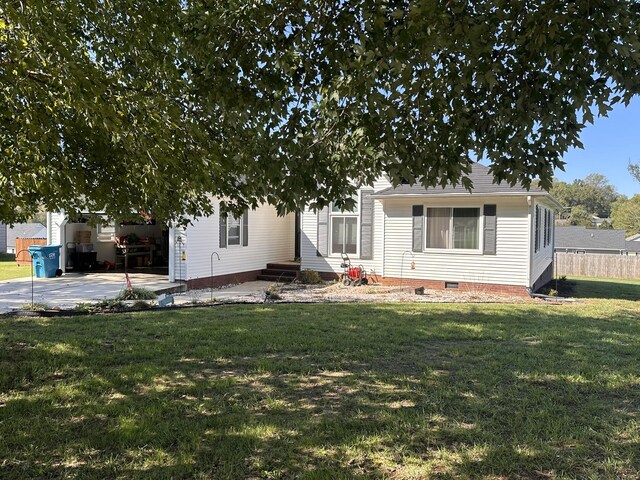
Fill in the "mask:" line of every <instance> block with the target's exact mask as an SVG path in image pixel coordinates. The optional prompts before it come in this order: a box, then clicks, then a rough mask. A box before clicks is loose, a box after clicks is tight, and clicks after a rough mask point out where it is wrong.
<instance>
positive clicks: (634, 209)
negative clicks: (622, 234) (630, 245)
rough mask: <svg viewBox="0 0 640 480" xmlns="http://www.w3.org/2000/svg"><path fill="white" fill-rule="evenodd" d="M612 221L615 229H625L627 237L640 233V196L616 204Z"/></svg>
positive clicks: (612, 213)
mask: <svg viewBox="0 0 640 480" xmlns="http://www.w3.org/2000/svg"><path fill="white" fill-rule="evenodd" d="M611 220H612V221H613V226H614V228H624V229H625V230H626V231H627V235H633V234H634V233H640V195H634V196H633V197H631V198H629V199H626V198H625V199H622V200H618V201H617V202H615V203H614V204H613V210H612V212H611Z"/></svg>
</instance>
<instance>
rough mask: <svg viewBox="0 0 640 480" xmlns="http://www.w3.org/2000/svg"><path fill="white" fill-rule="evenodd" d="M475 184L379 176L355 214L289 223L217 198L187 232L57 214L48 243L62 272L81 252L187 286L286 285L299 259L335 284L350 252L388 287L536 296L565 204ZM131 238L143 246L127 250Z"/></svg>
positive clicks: (325, 213) (267, 209) (268, 210)
mask: <svg viewBox="0 0 640 480" xmlns="http://www.w3.org/2000/svg"><path fill="white" fill-rule="evenodd" d="M470 178H471V180H472V181H473V183H474V190H473V193H469V192H468V191H466V190H465V189H464V188H462V187H460V186H455V187H453V186H447V187H445V188H444V189H442V188H429V189H425V188H423V187H421V186H418V185H414V186H410V185H401V186H398V187H396V188H393V187H392V185H391V183H390V182H389V181H388V180H387V179H386V178H385V177H381V178H380V179H378V180H377V181H376V182H375V183H374V184H373V185H372V186H364V187H362V188H359V189H358V195H357V199H356V201H357V202H356V203H357V208H356V209H355V210H354V211H353V212H347V211H339V210H338V209H336V208H334V207H333V206H330V207H327V208H324V209H323V210H320V211H318V212H316V211H313V210H311V209H309V208H307V209H305V210H304V211H303V212H300V213H299V214H289V215H286V216H284V217H280V216H278V215H277V213H276V210H275V208H274V207H272V206H269V205H262V206H260V207H258V208H257V209H255V210H250V211H246V212H245V213H244V214H243V215H242V216H241V217H240V218H234V217H233V216H228V217H225V216H220V215H219V214H218V213H217V210H218V209H217V205H215V203H216V202H217V200H215V199H212V202H214V211H215V212H216V213H214V214H213V215H211V216H210V217H203V218H197V219H192V223H191V224H189V225H188V226H186V227H180V226H171V227H168V228H165V227H163V226H161V225H155V224H144V223H140V224H135V225H131V224H130V225H125V224H111V225H107V226H102V225H99V226H97V227H92V226H90V225H89V223H87V222H86V221H85V219H83V218H80V219H75V220H73V221H72V220H71V219H69V218H67V217H66V216H65V215H64V213H63V212H61V213H57V214H51V220H52V222H51V225H52V227H51V229H50V238H49V240H50V242H51V243H54V244H61V245H63V246H65V248H63V249H62V250H63V251H62V255H61V257H62V258H61V268H63V269H66V270H71V269H73V268H74V267H76V265H74V262H73V260H74V258H73V257H75V260H76V263H77V260H78V258H79V256H80V255H79V254H78V249H79V248H81V250H82V251H83V252H86V251H89V252H91V254H92V255H93V254H95V257H96V261H97V263H98V265H101V264H103V262H105V261H106V262H109V263H110V264H116V265H118V267H120V268H122V267H124V266H125V264H127V262H129V264H128V266H127V268H143V269H144V268H153V269H154V272H157V271H158V268H160V271H162V272H164V274H166V275H167V276H168V278H169V280H170V281H176V280H179V281H184V282H186V284H187V287H188V288H202V287H211V286H216V285H221V284H224V283H230V282H240V281H248V280H255V279H257V278H276V279H277V278H278V272H276V271H273V267H274V266H273V265H271V264H280V265H282V264H283V263H285V262H287V261H290V260H292V259H294V258H300V259H301V261H300V265H301V268H303V269H313V270H316V271H318V272H320V273H321V274H322V275H323V276H324V277H325V278H328V279H329V278H338V276H339V275H340V274H341V273H342V271H343V268H342V266H341V265H342V258H341V254H343V253H345V254H347V255H348V256H349V258H350V260H351V261H352V262H353V264H355V265H362V266H363V267H364V268H365V269H366V271H367V273H368V274H369V275H370V276H373V277H374V279H376V280H378V281H380V282H382V283H386V284H405V285H416V286H426V287H428V288H460V289H469V288H473V289H486V290H487V291H489V290H490V291H501V292H506V293H515V294H523V295H524V294H526V293H527V290H528V289H533V290H535V289H537V288H539V287H540V286H542V285H543V284H545V283H546V282H547V281H548V280H550V279H551V277H552V273H553V241H554V209H557V208H560V205H559V204H558V203H557V202H556V201H555V200H554V199H553V198H552V197H551V196H550V195H549V194H548V193H547V192H544V191H542V190H540V189H538V188H536V187H532V188H531V190H529V191H527V190H525V189H523V188H522V186H515V187H510V186H509V185H507V184H505V183H500V184H495V183H493V176H492V175H491V174H490V173H489V170H488V168H487V167H485V166H483V165H480V164H474V165H473V169H472V173H471V174H470ZM132 235H133V236H135V239H136V241H134V242H128V243H126V242H124V240H123V239H130V238H131V236H132ZM123 242H124V243H123ZM74 252H75V253H74ZM126 257H129V258H126ZM282 268H284V266H283V267H282ZM264 269H267V271H266V272H263V270H264ZM261 273H266V274H268V275H267V276H265V277H262V276H261ZM285 278H290V277H285Z"/></svg>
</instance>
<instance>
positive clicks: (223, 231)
mask: <svg viewBox="0 0 640 480" xmlns="http://www.w3.org/2000/svg"><path fill="white" fill-rule="evenodd" d="M218 236H219V238H220V248H227V214H226V213H222V212H220V232H219V235H218Z"/></svg>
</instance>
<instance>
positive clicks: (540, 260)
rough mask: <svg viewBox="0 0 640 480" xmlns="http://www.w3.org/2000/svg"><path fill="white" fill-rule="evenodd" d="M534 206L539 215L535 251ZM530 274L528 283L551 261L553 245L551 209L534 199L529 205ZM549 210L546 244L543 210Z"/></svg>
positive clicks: (534, 279) (537, 276)
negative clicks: (549, 217)
mask: <svg viewBox="0 0 640 480" xmlns="http://www.w3.org/2000/svg"><path fill="white" fill-rule="evenodd" d="M536 206H537V207H538V208H537V210H538V212H539V215H540V220H539V227H540V228H539V230H538V249H537V251H536V248H535V247H536V245H535V244H536V242H535V234H536V218H535V216H536ZM530 211H531V227H532V228H531V235H532V237H531V275H530V284H529V286H531V285H533V283H534V282H535V281H536V280H537V279H538V278H539V277H540V275H542V273H543V272H544V271H545V270H546V268H547V267H548V266H549V264H550V263H551V262H553V245H554V232H555V229H554V219H553V211H552V210H551V208H550V207H549V206H547V205H544V204H543V203H541V202H539V201H535V202H534V204H533V205H532V206H531V210H530ZM547 211H549V214H550V215H551V219H550V220H551V221H550V224H549V225H548V227H549V228H550V229H549V230H548V231H547V235H546V236H547V237H548V239H547V244H546V245H545V241H544V240H545V230H544V224H545V222H544V219H545V215H547V214H546V213H545V212H547Z"/></svg>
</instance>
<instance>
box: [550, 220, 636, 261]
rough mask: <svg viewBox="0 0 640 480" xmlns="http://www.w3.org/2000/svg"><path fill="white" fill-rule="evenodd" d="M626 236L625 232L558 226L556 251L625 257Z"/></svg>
mask: <svg viewBox="0 0 640 480" xmlns="http://www.w3.org/2000/svg"><path fill="white" fill-rule="evenodd" d="M624 235H625V231H624V230H615V229H598V228H587V227H582V226H557V227H556V245H555V251H556V252H563V253H597V254H602V255H624V254H625V253H626V251H627V245H626V242H625V238H624ZM630 243H631V242H630Z"/></svg>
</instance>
